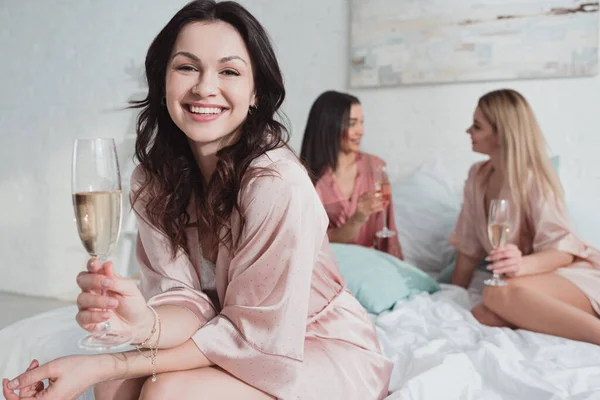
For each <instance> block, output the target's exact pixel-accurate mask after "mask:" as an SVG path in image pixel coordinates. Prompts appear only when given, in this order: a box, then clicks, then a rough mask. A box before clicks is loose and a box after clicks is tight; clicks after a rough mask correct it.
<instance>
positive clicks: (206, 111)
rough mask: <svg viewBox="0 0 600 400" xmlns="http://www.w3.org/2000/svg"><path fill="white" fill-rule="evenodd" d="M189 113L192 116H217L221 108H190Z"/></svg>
mask: <svg viewBox="0 0 600 400" xmlns="http://www.w3.org/2000/svg"><path fill="white" fill-rule="evenodd" d="M190 111H191V112H193V113H194V114H219V113H221V111H223V109H222V108H217V107H195V106H190Z"/></svg>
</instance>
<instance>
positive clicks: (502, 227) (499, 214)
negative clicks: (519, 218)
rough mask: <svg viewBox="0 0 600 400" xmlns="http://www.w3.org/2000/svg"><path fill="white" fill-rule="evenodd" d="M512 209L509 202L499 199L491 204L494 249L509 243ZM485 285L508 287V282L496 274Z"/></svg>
mask: <svg viewBox="0 0 600 400" xmlns="http://www.w3.org/2000/svg"><path fill="white" fill-rule="evenodd" d="M509 222H510V207H509V202H508V200H505V199H498V200H492V201H491V202H490V210H489V217H488V237H489V239H490V244H491V245H492V247H493V248H494V249H497V248H498V247H501V246H504V245H505V244H506V243H507V241H508V235H509V233H510V224H509ZM483 283H485V284H486V285H488V286H506V281H504V280H502V279H501V278H500V275H499V274H496V273H495V272H494V275H493V276H492V277H491V278H490V279H486V280H485V281H484V282H483Z"/></svg>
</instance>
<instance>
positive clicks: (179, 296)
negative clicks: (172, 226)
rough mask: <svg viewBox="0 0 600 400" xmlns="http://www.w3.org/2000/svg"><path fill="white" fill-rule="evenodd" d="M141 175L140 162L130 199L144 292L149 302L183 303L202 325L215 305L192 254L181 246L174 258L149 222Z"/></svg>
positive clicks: (162, 303)
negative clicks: (194, 263)
mask: <svg viewBox="0 0 600 400" xmlns="http://www.w3.org/2000/svg"><path fill="white" fill-rule="evenodd" d="M142 179H143V171H142V169H141V167H140V166H138V167H137V168H136V169H135V171H134V173H133V174H132V177H131V193H130V201H131V203H132V205H133V210H134V212H135V214H136V217H137V222H138V234H137V242H136V257H137V261H138V265H139V268H140V288H141V292H142V294H143V295H144V297H145V298H146V300H147V302H148V304H149V305H152V306H154V307H158V306H161V305H174V306H179V307H184V308H186V309H188V310H189V311H191V312H192V313H193V314H194V315H195V316H196V317H197V318H198V320H199V322H200V324H201V325H203V324H205V323H206V322H207V321H209V320H211V319H212V318H214V317H215V316H216V315H217V313H216V311H215V307H214V305H213V303H212V301H211V300H210V299H209V297H208V296H207V295H206V294H205V293H204V292H202V290H201V286H200V280H199V278H198V273H197V272H196V269H195V268H194V266H193V264H192V263H191V261H190V259H189V257H188V256H187V255H186V254H185V252H184V251H183V250H180V251H178V252H177V254H176V256H175V257H174V258H173V257H172V251H171V249H172V246H171V243H170V241H169V239H168V238H167V236H166V235H165V234H164V233H162V232H161V231H160V230H159V229H158V228H156V227H155V226H153V225H152V224H151V223H150V222H149V220H148V218H147V213H146V205H147V201H146V200H147V198H146V196H144V193H142V194H141V195H140V196H137V200H136V195H137V193H139V190H140V188H141V184H142V181H143V180H142ZM134 200H135V201H134Z"/></svg>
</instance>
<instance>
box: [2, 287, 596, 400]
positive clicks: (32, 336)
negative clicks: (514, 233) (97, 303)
mask: <svg viewBox="0 0 600 400" xmlns="http://www.w3.org/2000/svg"><path fill="white" fill-rule="evenodd" d="M471 301H472V299H471ZM469 306H470V305H469V296H468V295H467V292H466V291H465V290H462V289H459V288H455V287H450V286H444V287H443V290H442V291H440V292H438V293H435V294H433V295H428V294H422V295H419V296H416V297H414V298H413V299H411V300H409V301H406V302H403V303H399V304H397V305H396V307H395V309H394V310H393V311H390V312H387V313H384V314H382V315H380V316H378V317H377V318H375V323H376V326H377V333H378V336H379V339H380V343H381V346H382V350H383V351H384V353H385V354H386V355H387V356H388V357H389V358H390V359H391V360H392V361H394V370H393V372H392V379H391V385H390V391H391V393H390V396H389V397H388V399H394V400H398V399H402V400H429V399H431V400H434V399H435V400H439V399H443V400H453V399H486V400H487V399H490V400H495V399H498V400H499V399H502V400H510V399H526V400H538V399H540V400H542V399H544V400H549V399H552V400H557V399H570V400H580V399H600V347H598V346H594V345H590V344H586V343H578V342H574V341H569V340H565V339H560V338H556V337H551V336H547V335H541V334H536V333H531V332H526V331H512V330H509V329H500V328H488V327H485V326H482V325H480V324H478V323H477V321H475V320H474V319H473V317H472V315H471V314H470V313H469V311H468V310H469ZM75 313H76V308H75V307H74V306H72V307H66V308H61V309H58V310H55V311H51V312H48V313H44V314H41V315H38V316H35V317H32V318H29V319H26V320H23V321H20V322H17V323H16V324H13V325H11V326H9V327H7V328H5V329H3V330H1V331H0V377H9V378H13V377H14V376H16V375H17V374H18V373H19V372H21V371H23V370H24V369H25V368H26V367H27V365H28V363H29V362H30V360H31V359H32V358H37V359H39V360H40V362H42V363H43V362H46V361H48V360H51V359H53V358H56V357H59V356H61V355H65V354H73V353H76V352H80V350H78V349H77V346H76V342H77V340H78V339H79V338H80V337H81V336H82V335H83V334H84V331H83V330H82V329H80V328H79V327H78V326H77V325H76V323H75V320H74V316H75ZM80 399H85V400H91V399H93V396H92V394H91V392H90V391H88V392H86V393H85V394H84V395H83V396H81V397H80ZM360 400H362V399H360Z"/></svg>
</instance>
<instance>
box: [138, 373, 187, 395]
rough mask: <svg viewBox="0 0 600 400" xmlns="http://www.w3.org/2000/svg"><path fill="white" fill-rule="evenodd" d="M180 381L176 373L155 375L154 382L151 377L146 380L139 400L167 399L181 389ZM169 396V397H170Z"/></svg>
mask: <svg viewBox="0 0 600 400" xmlns="http://www.w3.org/2000/svg"><path fill="white" fill-rule="evenodd" d="M182 384H184V383H183V382H181V379H180V377H179V375H178V373H177V372H167V373H164V374H158V375H156V381H154V382H153V381H152V377H149V378H146V380H145V382H144V384H143V386H142V391H141V393H140V397H139V400H159V399H169V398H172V396H173V395H175V394H177V392H178V391H179V390H180V389H181V385H182ZM170 396H171V397H170Z"/></svg>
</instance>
